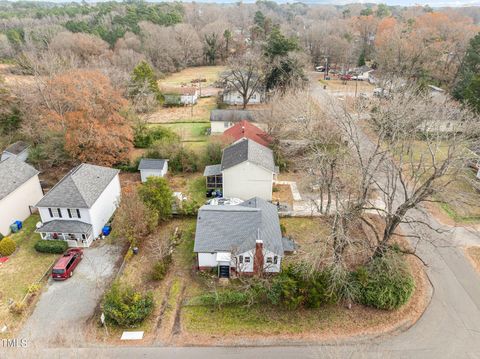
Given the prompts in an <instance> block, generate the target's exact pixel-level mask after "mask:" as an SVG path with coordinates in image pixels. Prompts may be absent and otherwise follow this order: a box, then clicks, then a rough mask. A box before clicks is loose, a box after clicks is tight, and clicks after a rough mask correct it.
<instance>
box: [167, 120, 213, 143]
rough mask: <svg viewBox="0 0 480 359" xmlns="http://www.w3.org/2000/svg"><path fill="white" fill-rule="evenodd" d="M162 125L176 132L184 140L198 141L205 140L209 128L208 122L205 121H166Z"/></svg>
mask: <svg viewBox="0 0 480 359" xmlns="http://www.w3.org/2000/svg"><path fill="white" fill-rule="evenodd" d="M162 126H166V127H168V128H169V129H171V130H173V131H174V132H175V133H177V134H178V135H179V136H180V137H181V138H182V141H184V142H200V141H206V140H207V138H208V135H207V134H206V131H207V129H209V128H210V123H205V122H180V123H168V124H164V125H162Z"/></svg>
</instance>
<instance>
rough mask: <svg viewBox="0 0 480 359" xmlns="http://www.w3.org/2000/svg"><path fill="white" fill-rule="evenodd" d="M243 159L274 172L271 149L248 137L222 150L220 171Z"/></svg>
mask: <svg viewBox="0 0 480 359" xmlns="http://www.w3.org/2000/svg"><path fill="white" fill-rule="evenodd" d="M245 161H249V162H252V163H254V164H256V165H258V166H260V167H263V168H265V169H266V170H268V171H272V172H275V162H274V160H273V152H272V150H271V149H270V148H268V147H265V146H262V145H261V144H259V143H257V142H255V141H252V140H249V139H242V140H240V141H238V142H236V143H234V144H232V145H231V146H229V147H227V148H225V149H224V150H223V155H222V171H223V170H226V169H228V168H231V167H233V166H236V165H238V164H240V163H242V162H245Z"/></svg>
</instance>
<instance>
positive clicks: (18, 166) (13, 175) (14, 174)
mask: <svg viewBox="0 0 480 359" xmlns="http://www.w3.org/2000/svg"><path fill="white" fill-rule="evenodd" d="M38 173H39V172H38V171H37V170H36V169H35V168H33V167H32V166H30V165H29V164H27V163H25V162H23V161H20V160H19V159H17V158H16V157H14V156H12V157H9V158H7V159H6V160H4V161H2V162H0V200H2V199H3V198H5V197H6V196H8V195H9V194H10V193H12V192H13V191H15V190H16V189H17V188H18V187H20V186H21V185H22V184H24V183H25V182H27V181H28V180H29V179H30V178H32V177H33V176H36V175H37V174H38Z"/></svg>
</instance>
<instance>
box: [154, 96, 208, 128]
mask: <svg viewBox="0 0 480 359" xmlns="http://www.w3.org/2000/svg"><path fill="white" fill-rule="evenodd" d="M216 107H217V99H216V97H205V98H200V99H199V100H198V103H197V104H196V105H194V106H181V107H163V108H160V109H159V110H158V111H156V112H154V113H152V114H149V115H148V116H146V118H147V120H148V122H149V123H169V122H204V121H210V112H211V111H212V110H213V109H215V108H216Z"/></svg>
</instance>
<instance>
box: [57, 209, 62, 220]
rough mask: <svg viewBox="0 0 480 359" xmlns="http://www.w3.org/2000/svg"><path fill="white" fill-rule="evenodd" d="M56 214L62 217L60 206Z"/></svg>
mask: <svg viewBox="0 0 480 359" xmlns="http://www.w3.org/2000/svg"><path fill="white" fill-rule="evenodd" d="M57 212H58V216H59V217H60V218H62V210H61V209H60V208H57Z"/></svg>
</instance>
